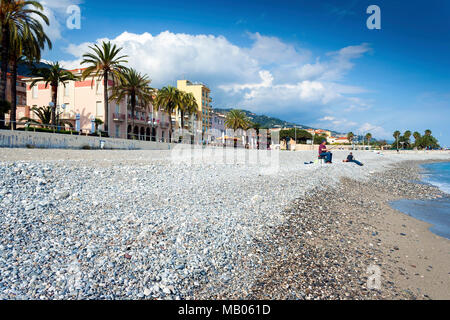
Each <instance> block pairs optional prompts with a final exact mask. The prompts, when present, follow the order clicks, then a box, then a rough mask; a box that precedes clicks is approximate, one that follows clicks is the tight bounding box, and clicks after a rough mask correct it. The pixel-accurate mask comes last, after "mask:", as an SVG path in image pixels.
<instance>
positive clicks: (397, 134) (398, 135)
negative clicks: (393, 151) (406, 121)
mask: <svg viewBox="0 0 450 320" xmlns="http://www.w3.org/2000/svg"><path fill="white" fill-rule="evenodd" d="M400 134H401V133H400V131H398V130H396V131H394V134H393V136H394V138H395V143H396V145H397V150H398V143H399V141H398V139H399V138H400Z"/></svg>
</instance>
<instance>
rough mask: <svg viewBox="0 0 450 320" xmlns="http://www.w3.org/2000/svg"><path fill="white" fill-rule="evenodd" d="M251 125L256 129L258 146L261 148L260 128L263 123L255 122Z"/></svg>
mask: <svg viewBox="0 0 450 320" xmlns="http://www.w3.org/2000/svg"><path fill="white" fill-rule="evenodd" d="M251 127H252V128H253V129H255V131H256V148H257V149H259V130H260V129H261V124H259V123H257V122H254V123H252V125H251ZM295 142H297V141H295Z"/></svg>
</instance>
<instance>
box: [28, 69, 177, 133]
mask: <svg viewBox="0 0 450 320" xmlns="http://www.w3.org/2000/svg"><path fill="white" fill-rule="evenodd" d="M83 70H84V69H75V70H70V71H71V72H72V73H74V74H75V75H77V76H79V77H81V73H82V71H83ZM32 80H33V79H32V78H28V79H26V81H27V83H28V85H27V90H26V97H27V104H28V106H30V107H43V106H48V105H49V103H50V101H51V88H50V86H48V87H45V83H44V82H38V83H37V84H36V85H35V86H33V88H31V87H30V85H29V84H30V83H31V81H32ZM112 85H113V82H112V81H109V83H108V87H112ZM56 105H57V111H58V113H61V116H60V117H61V118H62V119H64V120H67V121H70V122H71V123H72V125H73V127H74V128H75V129H76V130H77V131H79V130H81V131H82V132H83V133H89V132H93V131H94V130H95V126H94V124H93V120H94V119H96V118H98V119H101V120H102V121H103V122H104V121H105V115H104V98H103V81H102V80H100V81H98V80H97V78H95V77H90V78H87V79H85V80H83V81H81V80H80V81H69V82H67V83H66V84H65V86H64V85H63V84H60V85H59V87H58V101H57V103H56ZM108 117H109V121H108V124H109V126H108V134H109V136H110V137H115V138H123V139H127V138H132V137H133V136H134V137H136V138H137V139H140V140H148V141H150V140H153V141H167V139H168V133H169V117H168V116H167V114H164V113H163V112H161V111H153V107H152V106H151V105H149V106H144V105H140V104H139V103H138V105H137V106H136V108H135V114H134V115H132V114H131V107H130V106H127V101H126V99H124V100H122V101H120V102H116V101H110V102H109V112H108ZM133 117H134V123H133ZM174 128H175V124H174ZM99 129H100V130H102V129H103V125H101V126H99Z"/></svg>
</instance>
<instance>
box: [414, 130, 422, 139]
mask: <svg viewBox="0 0 450 320" xmlns="http://www.w3.org/2000/svg"><path fill="white" fill-rule="evenodd" d="M413 137H414V140H415V141H417V140H419V139H420V137H421V135H420V133H419V132H417V131H414V133H413Z"/></svg>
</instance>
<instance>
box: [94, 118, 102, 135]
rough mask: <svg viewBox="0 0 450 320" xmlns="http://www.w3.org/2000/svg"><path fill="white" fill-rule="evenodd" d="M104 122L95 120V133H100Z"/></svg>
mask: <svg viewBox="0 0 450 320" xmlns="http://www.w3.org/2000/svg"><path fill="white" fill-rule="evenodd" d="M103 123H104V122H103V120H102V119H99V118H95V119H94V125H95V132H98V126H101V125H102V124H103Z"/></svg>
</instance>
